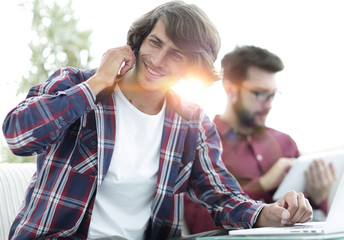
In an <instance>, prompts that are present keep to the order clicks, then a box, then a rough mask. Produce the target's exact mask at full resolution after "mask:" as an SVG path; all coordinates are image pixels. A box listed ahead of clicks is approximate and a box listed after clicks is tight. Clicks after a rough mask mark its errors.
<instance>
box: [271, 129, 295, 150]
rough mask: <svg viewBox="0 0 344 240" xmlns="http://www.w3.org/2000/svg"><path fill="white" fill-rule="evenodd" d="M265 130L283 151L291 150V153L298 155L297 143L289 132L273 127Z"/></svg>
mask: <svg viewBox="0 0 344 240" xmlns="http://www.w3.org/2000/svg"><path fill="white" fill-rule="evenodd" d="M266 132H267V133H268V134H269V135H270V136H272V137H273V138H274V139H275V140H276V141H277V142H278V144H279V145H280V146H281V149H282V150H283V151H287V152H292V154H291V155H296V156H297V155H298V147H297V144H296V142H295V140H294V139H293V138H292V137H291V136H290V135H289V134H287V133H284V132H281V131H278V130H276V129H273V128H266Z"/></svg>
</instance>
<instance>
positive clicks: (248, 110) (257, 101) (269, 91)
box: [233, 67, 277, 128]
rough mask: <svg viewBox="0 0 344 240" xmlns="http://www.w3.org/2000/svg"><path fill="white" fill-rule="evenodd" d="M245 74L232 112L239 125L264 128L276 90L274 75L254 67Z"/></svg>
mask: <svg viewBox="0 0 344 240" xmlns="http://www.w3.org/2000/svg"><path fill="white" fill-rule="evenodd" d="M247 73H248V74H247V79H246V80H245V81H243V83H242V84H241V87H238V90H237V94H238V97H237V100H236V101H235V102H234V103H233V110H234V112H235V114H236V115H237V117H238V120H239V122H240V124H241V125H243V126H246V127H258V128H260V127H264V126H265V121H266V117H267V116H268V114H269V112H270V110H271V103H272V100H273V96H274V93H275V91H276V89H277V87H276V80H275V73H271V72H268V71H265V70H262V69H259V68H256V67H250V68H249V69H248V72H247ZM262 96H266V97H262Z"/></svg>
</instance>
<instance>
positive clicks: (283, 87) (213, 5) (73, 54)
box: [0, 0, 344, 161]
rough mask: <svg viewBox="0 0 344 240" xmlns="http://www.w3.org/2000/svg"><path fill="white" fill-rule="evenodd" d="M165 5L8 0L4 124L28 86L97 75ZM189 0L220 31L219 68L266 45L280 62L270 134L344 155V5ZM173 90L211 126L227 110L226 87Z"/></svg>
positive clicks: (0, 58) (2, 62) (1, 19)
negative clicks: (247, 49)
mask: <svg viewBox="0 0 344 240" xmlns="http://www.w3.org/2000/svg"><path fill="white" fill-rule="evenodd" d="M163 2H166V1H165V0H154V1H152V0H150V1H148V0H146V1H144V0H132V1H114V0H98V1H85V0H84V1H82V0H72V1H67V0H60V1H43V0H39V1H38V0H32V1H29V0H26V1H4V0H2V1H1V2H0V29H1V38H0V76H1V80H0V89H1V94H0V104H1V107H0V122H1V124H2V122H3V119H4V118H5V116H6V114H7V113H8V112H9V111H10V110H11V109H12V108H13V107H15V105H17V104H18V103H19V102H20V101H21V100H22V99H24V97H25V95H26V92H27V90H28V86H29V85H30V84H32V83H33V82H35V81H39V82H43V81H45V80H46V74H49V73H51V71H53V70H55V69H56V68H57V67H60V65H61V66H66V65H71V64H73V65H72V66H77V67H90V68H95V67H97V66H98V64H99V62H100V58H101V56H102V54H103V52H105V51H106V50H107V49H108V48H112V47H118V46H122V45H125V44H126V34H127V31H128V29H129V27H130V25H131V23H132V22H133V21H134V20H136V18H137V17H139V16H141V15H142V14H144V13H146V12H147V11H149V10H151V9H153V8H154V7H156V6H157V5H159V4H161V3H163ZM185 2H187V3H195V4H197V5H198V6H199V7H201V8H202V9H203V10H204V11H205V12H206V13H207V14H208V16H209V18H210V19H211V20H212V21H213V22H214V24H215V25H216V27H217V29H218V31H219V32H220V35H221V39H222V45H221V50H220V52H219V56H218V60H217V61H216V63H215V65H216V68H217V69H218V70H220V61H221V58H222V57H223V55H224V54H226V53H227V52H229V51H231V50H233V49H234V48H235V46H237V45H256V46H259V47H263V48H266V49H268V50H269V51H271V52H273V53H275V54H277V55H278V56H279V57H280V58H281V59H282V61H283V62H284V64H285V69H284V70H283V72H281V73H279V74H278V88H279V90H280V91H281V92H282V94H281V95H280V96H279V97H278V98H276V99H275V101H274V103H273V109H272V111H271V113H270V115H269V116H268V120H267V125H268V126H269V127H273V128H276V129H278V130H280V131H283V132H285V133H288V134H289V135H291V136H292V137H293V138H294V140H295V141H296V143H297V144H298V147H299V149H300V150H301V152H302V153H309V152H317V151H322V150H328V149H332V148H337V147H344V138H343V133H344V125H343V123H344V112H343V109H342V104H343V103H344V94H343V91H344V71H343V70H344V68H343V59H344V58H343V56H344V45H343V43H344V34H343V23H344V14H343V13H342V10H343V6H344V2H343V1H341V0H329V1H327V0H326V1H325V0H321V1H317V0H302V1H300V0H288V1H286V0H284V1H282V0H281V1H275V0H260V1H254V0H252V1H248V0H241V1H236V0H212V1H209V0H185ZM58 23H60V24H58ZM42 46H43V47H42ZM39 66H42V69H41V68H40V67H39ZM175 89H176V91H178V92H179V93H180V94H181V95H183V96H184V97H186V98H189V99H190V100H192V101H194V102H196V103H199V104H200V105H201V106H202V107H203V108H204V110H205V111H206V112H207V113H208V115H209V116H210V117H211V118H213V117H214V116H215V115H216V114H221V113H222V112H223V110H224V107H225V101H226V99H225V93H224V92H223V89H222V85H221V82H220V81H218V82H216V83H215V84H214V85H213V86H212V87H210V88H206V87H204V86H202V85H201V84H200V83H199V82H196V81H192V82H181V83H180V84H178V85H177V86H176V87H175ZM0 143H1V144H2V147H0V151H1V152H0V157H1V159H0V161H8V159H9V158H10V157H9V155H8V153H7V149H6V144H5V141H4V137H3V134H2V133H1V137H0ZM14 161H15V160H14ZM19 161H25V160H19Z"/></svg>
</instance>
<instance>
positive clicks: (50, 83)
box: [29, 67, 95, 96]
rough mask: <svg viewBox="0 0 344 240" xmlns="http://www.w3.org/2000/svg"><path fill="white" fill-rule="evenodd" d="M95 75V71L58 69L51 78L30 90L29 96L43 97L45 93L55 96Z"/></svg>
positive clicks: (68, 68) (69, 68)
mask: <svg viewBox="0 0 344 240" xmlns="http://www.w3.org/2000/svg"><path fill="white" fill-rule="evenodd" d="M94 73H95V69H85V70H82V69H78V68H74V67H64V68H60V69H57V70H56V71H55V72H54V73H53V74H51V75H50V76H49V78H48V79H47V80H46V81H45V82H43V83H41V84H38V85H36V86H33V87H32V88H31V89H30V92H29V96H31V95H41V94H43V93H48V94H54V93H56V92H58V91H64V90H66V89H69V88H71V87H73V86H75V85H77V84H80V83H82V82H84V81H86V80H87V79H88V78H90V77H91V76H92V75H93V74H94Z"/></svg>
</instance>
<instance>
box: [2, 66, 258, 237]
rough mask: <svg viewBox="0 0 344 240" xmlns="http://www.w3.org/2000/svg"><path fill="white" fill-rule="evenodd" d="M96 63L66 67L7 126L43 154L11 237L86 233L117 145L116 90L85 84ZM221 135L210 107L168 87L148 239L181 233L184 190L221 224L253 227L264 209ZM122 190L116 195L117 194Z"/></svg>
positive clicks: (22, 149)
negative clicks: (242, 182)
mask: <svg viewBox="0 0 344 240" xmlns="http://www.w3.org/2000/svg"><path fill="white" fill-rule="evenodd" d="M94 72H95V70H79V69H75V68H63V69H60V70H58V71H56V72H55V73H54V74H53V75H52V76H51V77H50V78H49V79H48V80H47V81H46V82H45V83H44V84H40V85H37V86H34V87H32V88H31V90H30V92H29V94H28V96H27V98H26V100H24V101H23V102H21V103H20V104H19V105H18V106H17V107H16V108H14V109H13V110H12V111H11V112H10V113H9V114H8V115H7V117H6V119H5V121H4V124H3V131H4V135H5V137H6V140H7V143H8V145H9V147H10V149H11V150H12V151H13V152H14V153H15V154H17V155H21V156H29V155H37V172H36V173H35V175H34V176H33V178H32V181H31V183H30V186H29V188H28V190H27V194H26V197H25V200H24V203H23V206H22V208H21V210H20V212H19V214H18V215H17V217H16V218H15V220H14V223H13V225H12V227H11V230H10V236H9V238H10V239H20V240H26V239H36V238H38V239H63V238H68V239H86V238H87V233H88V228H89V224H90V219H91V215H92V209H93V203H94V199H95V194H96V190H97V188H98V187H99V186H100V185H101V183H102V181H103V179H104V177H105V175H106V172H107V170H108V167H109V165H110V160H111V156H112V153H113V149H114V144H115V142H116V139H115V136H116V135H115V131H116V126H115V116H116V106H115V101H114V92H113V91H112V89H109V90H105V91H103V92H102V93H100V94H98V96H97V98H95V96H94V94H93V93H92V91H91V89H90V88H89V86H88V85H87V84H86V83H85V80H87V79H88V78H89V77H90V76H92V75H93V74H94ZM221 151H222V146H221V142H220V138H219V135H218V133H217V131H216V129H215V127H214V125H213V123H212V122H211V121H210V120H209V118H208V117H207V116H206V115H205V113H204V112H203V110H202V109H201V108H200V107H199V106H197V105H195V104H193V103H188V102H186V101H183V100H181V99H180V97H179V96H178V95H176V94H175V93H174V92H173V91H172V90H170V91H168V92H167V94H166V113H165V120H164V128H163V135H162V145H161V151H160V162H159V173H158V181H157V187H156V190H155V195H154V200H153V203H152V206H151V217H150V221H149V224H148V226H147V230H146V232H145V238H146V239H167V238H169V237H174V236H179V235H181V228H182V221H183V196H184V194H185V193H187V194H189V195H190V196H191V197H192V198H193V199H194V200H195V201H198V202H200V204H203V205H204V206H206V207H207V208H208V209H209V211H210V212H211V214H212V216H213V218H214V221H215V223H216V224H217V225H222V226H224V227H228V228H229V227H232V226H234V227H238V228H249V227H251V226H252V225H253V224H254V223H255V221H256V218H257V216H258V214H259V212H260V210H261V209H262V206H263V204H262V203H261V202H255V201H253V200H250V199H248V198H247V196H246V195H244V194H243V192H242V190H241V188H240V187H239V185H238V183H237V181H236V180H235V178H234V177H233V176H232V175H231V174H230V173H229V172H228V171H227V170H226V168H225V166H224V164H223V162H222V160H221ZM114 197H116V196H114Z"/></svg>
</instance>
